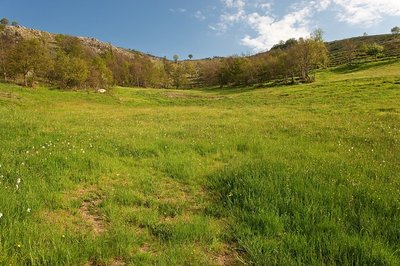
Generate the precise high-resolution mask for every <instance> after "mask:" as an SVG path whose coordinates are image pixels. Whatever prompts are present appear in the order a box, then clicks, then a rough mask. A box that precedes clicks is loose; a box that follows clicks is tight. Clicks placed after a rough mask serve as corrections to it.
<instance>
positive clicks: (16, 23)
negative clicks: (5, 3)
mask: <svg viewBox="0 0 400 266" xmlns="http://www.w3.org/2000/svg"><path fill="white" fill-rule="evenodd" d="M11 26H14V27H16V26H19V23H18V22H16V21H13V22H11Z"/></svg>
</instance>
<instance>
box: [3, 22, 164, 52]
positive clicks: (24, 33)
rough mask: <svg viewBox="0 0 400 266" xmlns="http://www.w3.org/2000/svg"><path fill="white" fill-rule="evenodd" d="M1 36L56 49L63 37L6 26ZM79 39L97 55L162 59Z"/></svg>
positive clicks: (85, 38) (92, 39) (94, 40)
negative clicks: (108, 54)
mask: <svg viewBox="0 0 400 266" xmlns="http://www.w3.org/2000/svg"><path fill="white" fill-rule="evenodd" d="M1 34H3V35H5V36H8V37H12V38H14V39H15V41H18V40H21V39H31V38H36V39H42V40H44V41H45V42H47V43H48V44H49V45H50V46H51V47H56V46H57V45H58V44H57V41H56V37H57V36H58V35H62V34H54V33H50V32H46V31H41V30H36V29H30V28H26V27H23V26H5V27H4V29H3V31H2V32H1ZM77 38H79V40H80V41H81V43H82V44H83V45H84V47H87V48H89V49H90V50H91V51H93V52H94V53H96V54H102V53H105V52H107V51H109V50H110V49H111V50H112V51H113V52H114V53H116V54H117V55H120V56H123V57H127V58H130V59H135V57H137V56H141V57H149V58H152V59H161V58H158V57H156V56H152V55H147V54H144V53H141V52H139V51H135V50H129V49H125V48H120V47H116V46H114V45H112V44H109V43H105V42H102V41H99V40H97V39H95V38H89V37H77Z"/></svg>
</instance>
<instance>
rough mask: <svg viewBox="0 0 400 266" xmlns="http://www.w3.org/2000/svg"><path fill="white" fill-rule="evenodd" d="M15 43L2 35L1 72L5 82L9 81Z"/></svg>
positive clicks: (0, 38) (0, 37) (0, 48)
mask: <svg viewBox="0 0 400 266" xmlns="http://www.w3.org/2000/svg"><path fill="white" fill-rule="evenodd" d="M12 44H13V41H12V39H11V38H10V37H9V36H7V35H3V34H0V71H1V74H2V76H3V79H4V81H7V79H8V74H9V73H8V72H9V71H10V69H9V67H10V66H9V58H10V54H11V48H12Z"/></svg>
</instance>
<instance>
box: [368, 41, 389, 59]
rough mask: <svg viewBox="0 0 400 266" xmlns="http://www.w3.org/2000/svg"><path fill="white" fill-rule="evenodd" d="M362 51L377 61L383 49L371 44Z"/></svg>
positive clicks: (380, 46)
mask: <svg viewBox="0 0 400 266" xmlns="http://www.w3.org/2000/svg"><path fill="white" fill-rule="evenodd" d="M364 49H365V52H366V54H367V55H370V56H374V57H375V59H377V58H378V56H379V55H381V54H382V53H383V51H384V49H385V48H384V47H383V46H382V45H379V44H377V43H372V44H369V45H367V46H366V47H365V48H364Z"/></svg>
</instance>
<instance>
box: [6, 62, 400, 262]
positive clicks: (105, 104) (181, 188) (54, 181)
mask: <svg viewBox="0 0 400 266" xmlns="http://www.w3.org/2000/svg"><path fill="white" fill-rule="evenodd" d="M0 216H1V217H0V265H246V264H247V265H400V63H399V62H378V63H371V64H368V65H361V66H356V67H341V68H336V69H331V70H327V71H324V72H321V73H318V76H317V82H315V83H313V84H306V85H296V86H283V87H269V88H223V89H220V88H210V89H202V90H190V91H189V90H180V91H177V90H156V89H136V88H115V89H114V90H113V91H112V92H110V93H108V94H106V95H101V94H96V93H87V92H67V91H59V90H53V89H49V88H36V89H27V88H22V87H19V86H16V85H10V84H0Z"/></svg>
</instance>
